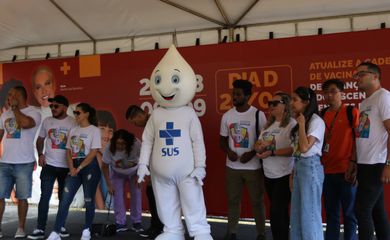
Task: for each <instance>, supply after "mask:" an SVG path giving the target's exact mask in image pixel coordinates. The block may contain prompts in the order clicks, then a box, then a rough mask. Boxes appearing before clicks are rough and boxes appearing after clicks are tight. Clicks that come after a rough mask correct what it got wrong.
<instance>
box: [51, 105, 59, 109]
mask: <svg viewBox="0 0 390 240" xmlns="http://www.w3.org/2000/svg"><path fill="white" fill-rule="evenodd" d="M49 107H50V108H51V109H57V108H59V107H60V105H59V104H50V105H49Z"/></svg>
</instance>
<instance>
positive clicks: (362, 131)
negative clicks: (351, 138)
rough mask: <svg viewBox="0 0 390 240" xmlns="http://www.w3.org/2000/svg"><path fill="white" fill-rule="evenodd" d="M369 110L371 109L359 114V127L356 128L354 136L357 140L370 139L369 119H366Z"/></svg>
mask: <svg viewBox="0 0 390 240" xmlns="http://www.w3.org/2000/svg"><path fill="white" fill-rule="evenodd" d="M370 110H371V107H370V108H368V109H367V110H365V111H362V112H361V113H360V116H359V126H358V129H357V134H356V136H357V137H358V138H369V137H370V118H369V117H368V112H369V111H370Z"/></svg>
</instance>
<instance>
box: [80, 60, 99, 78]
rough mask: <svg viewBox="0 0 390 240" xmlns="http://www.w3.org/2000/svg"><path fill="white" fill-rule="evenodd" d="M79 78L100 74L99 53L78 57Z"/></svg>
mask: <svg viewBox="0 0 390 240" xmlns="http://www.w3.org/2000/svg"><path fill="white" fill-rule="evenodd" d="M79 72H80V78H87V77H99V76H101V67H100V55H91V56H80V57H79Z"/></svg>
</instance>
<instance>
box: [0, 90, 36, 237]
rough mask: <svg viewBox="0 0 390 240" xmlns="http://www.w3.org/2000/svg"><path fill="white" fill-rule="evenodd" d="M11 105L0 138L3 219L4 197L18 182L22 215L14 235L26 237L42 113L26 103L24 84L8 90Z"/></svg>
mask: <svg viewBox="0 0 390 240" xmlns="http://www.w3.org/2000/svg"><path fill="white" fill-rule="evenodd" d="M8 105H9V106H10V109H9V110H7V111H6V112H4V113H3V114H1V117H0V139H2V142H1V143H2V144H3V156H2V158H1V161H0V183H1V184H0V219H2V218H3V214H4V208H5V201H4V199H5V198H9V197H10V194H11V191H12V189H13V187H14V185H15V186H16V198H17V199H18V216H19V226H18V229H17V231H16V233H15V238H25V237H26V233H25V232H24V225H25V222H26V215H27V210H28V201H27V199H28V198H30V197H31V189H32V173H33V170H34V165H35V161H36V160H35V157H34V145H33V144H32V143H33V141H34V137H35V134H36V132H37V129H38V126H39V124H40V123H41V115H40V113H39V112H38V110H37V109H36V108H35V107H32V106H29V105H27V92H26V89H25V88H24V87H23V86H16V87H14V88H12V89H11V90H10V91H9V92H8ZM0 226H1V223H0ZM2 236H3V234H2V232H1V231H0V237H2Z"/></svg>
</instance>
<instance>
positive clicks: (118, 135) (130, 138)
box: [110, 129, 135, 156]
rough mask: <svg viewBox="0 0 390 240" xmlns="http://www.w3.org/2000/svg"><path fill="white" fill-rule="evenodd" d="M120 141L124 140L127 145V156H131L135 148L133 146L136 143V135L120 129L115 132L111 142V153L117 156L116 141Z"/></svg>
mask: <svg viewBox="0 0 390 240" xmlns="http://www.w3.org/2000/svg"><path fill="white" fill-rule="evenodd" d="M118 139H123V140H124V141H125V144H126V154H127V156H130V153H131V150H132V148H133V145H134V143H135V136H134V134H132V133H130V132H128V131H127V130H125V129H119V130H118V131H115V132H114V135H113V136H112V138H111V140H110V152H111V153H112V154H115V152H116V141H117V140H118Z"/></svg>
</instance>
